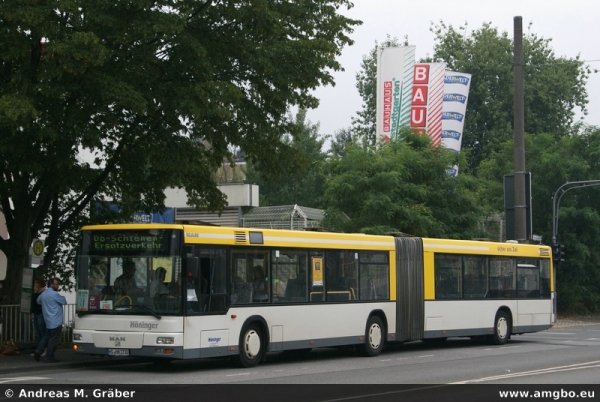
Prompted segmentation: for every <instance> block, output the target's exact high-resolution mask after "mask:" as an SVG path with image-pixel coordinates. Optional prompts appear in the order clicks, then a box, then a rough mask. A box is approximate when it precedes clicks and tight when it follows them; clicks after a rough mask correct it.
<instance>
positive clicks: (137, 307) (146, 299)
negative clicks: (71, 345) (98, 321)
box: [76, 230, 182, 316]
mask: <svg viewBox="0 0 600 402" xmlns="http://www.w3.org/2000/svg"><path fill="white" fill-rule="evenodd" d="M179 239H180V236H178V232H175V231H173V230H159V231H157V230H154V231H148V230H130V231H127V232H126V233H124V232H121V231H96V232H84V233H83V238H82V244H81V247H80V252H79V254H78V258H77V267H76V270H77V311H78V312H79V313H80V314H81V313H84V312H85V313H88V314H144V315H146V314H152V315H155V316H160V315H178V314H181V311H182V290H181V286H178V283H177V280H178V278H180V273H181V271H182V266H181V257H180V256H179V255H175V252H174V251H176V250H178V247H177V246H176V245H175V244H174V243H176V242H178V241H179Z"/></svg>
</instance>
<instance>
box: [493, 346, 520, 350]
mask: <svg viewBox="0 0 600 402" xmlns="http://www.w3.org/2000/svg"><path fill="white" fill-rule="evenodd" d="M513 348H522V346H499V347H496V348H485V349H483V350H498V349H513Z"/></svg>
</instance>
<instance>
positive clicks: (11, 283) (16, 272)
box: [2, 238, 31, 304]
mask: <svg viewBox="0 0 600 402" xmlns="http://www.w3.org/2000/svg"><path fill="white" fill-rule="evenodd" d="M15 240H17V239H14V238H11V239H10V240H9V241H10V243H11V246H10V247H8V250H5V251H4V253H5V254H6V260H7V262H6V279H5V281H4V294H5V297H4V300H2V304H20V303H21V281H22V277H23V268H25V267H26V266H27V260H28V255H27V254H25V253H23V250H28V249H29V247H28V246H27V245H28V244H30V243H31V240H25V239H23V240H21V241H20V242H17V241H15Z"/></svg>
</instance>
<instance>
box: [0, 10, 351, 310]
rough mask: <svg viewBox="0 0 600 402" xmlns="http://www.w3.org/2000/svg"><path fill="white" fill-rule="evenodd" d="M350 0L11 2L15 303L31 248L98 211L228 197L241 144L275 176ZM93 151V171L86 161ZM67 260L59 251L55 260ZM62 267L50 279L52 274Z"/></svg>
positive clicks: (331, 66)
mask: <svg viewBox="0 0 600 402" xmlns="http://www.w3.org/2000/svg"><path fill="white" fill-rule="evenodd" d="M351 6H352V5H351V3H350V2H349V1H347V0H320V1H310V2H281V1H277V0H250V1H235V0H231V1H217V0H206V1H198V0H183V1H177V2H173V1H147V0H132V1H127V2H121V1H117V2H95V1H92V2H90V1H84V0H69V1H67V0H53V1H42V0H33V1H29V2H26V3H23V2H21V1H16V0H6V1H4V2H2V3H1V4H0V20H1V22H2V39H0V80H1V82H2V85H1V86H0V159H1V160H2V164H1V165H0V166H1V167H0V173H1V176H2V182H1V184H0V205H1V209H2V212H3V213H4V215H5V217H6V222H7V228H8V231H9V234H10V238H9V239H0V250H2V251H3V252H4V253H5V254H6V255H7V258H8V268H7V280H6V285H7V288H8V291H7V293H8V298H7V302H9V303H15V302H17V301H18V295H19V291H20V289H19V286H20V276H21V270H22V267H23V266H24V265H25V262H26V255H27V250H28V247H29V245H30V244H31V240H32V238H34V237H36V236H38V235H39V234H40V232H41V231H42V230H46V232H47V237H46V244H47V245H48V246H49V249H50V250H54V249H55V248H56V247H57V245H58V241H59V239H60V238H61V236H62V235H63V234H64V233H66V231H68V230H69V229H70V228H72V226H73V224H74V223H75V222H76V220H77V219H81V216H82V213H83V212H84V211H85V210H86V209H88V211H89V212H90V213H91V212H93V210H90V205H93V202H94V201H95V200H96V199H104V200H115V202H118V203H119V204H120V205H121V207H122V210H123V213H124V214H126V213H130V212H132V211H135V210H145V211H150V210H153V209H157V208H160V207H161V206H163V204H164V194H163V190H164V188H165V187H168V186H177V187H183V188H185V189H186V190H187V193H188V196H189V199H190V202H191V203H192V204H194V205H195V206H196V207H206V208H210V209H213V210H219V209H220V208H222V207H223V205H224V202H225V200H224V199H223V196H222V195H221V193H220V192H219V191H218V190H217V189H216V183H215V179H214V171H215V170H216V168H217V167H218V166H219V165H221V163H222V161H223V159H224V158H228V157H230V155H229V154H228V152H227V149H228V145H230V144H234V145H237V146H240V147H241V148H242V150H243V151H244V152H245V154H246V155H247V157H248V159H249V160H251V161H253V162H256V163H258V164H260V166H261V169H262V171H263V173H264V174H265V175H267V176H268V175H273V176H276V175H277V174H278V173H279V171H280V170H281V169H280V167H281V165H282V164H283V163H285V162H286V161H287V160H288V159H290V158H288V155H289V154H290V152H291V149H290V148H289V146H287V145H286V144H283V143H282V142H281V136H282V134H283V133H286V132H289V131H290V130H289V128H290V125H291V122H290V121H288V119H287V117H286V113H287V110H288V107H289V106H290V105H298V106H299V107H300V108H308V107H315V106H316V105H317V103H318V101H317V99H316V98H315V97H314V96H312V95H311V94H310V93H311V91H312V90H313V89H314V88H316V87H317V86H319V85H327V84H333V78H332V76H331V74H330V71H336V70H340V69H341V66H340V64H339V63H338V62H337V61H336V60H335V58H336V56H338V55H339V54H340V52H341V49H342V47H343V46H345V45H348V44H351V43H352V41H351V40H350V38H349V37H348V36H347V34H349V33H351V32H352V30H353V26H355V25H357V24H359V23H360V22H359V21H356V20H352V19H348V18H346V17H344V16H342V15H340V14H338V13H337V11H338V9H339V8H340V7H351ZM82 151H85V152H87V153H89V154H91V155H92V156H93V158H94V161H93V162H86V161H85V160H82V159H81V152H82ZM49 254H53V252H49ZM46 268H47V267H46Z"/></svg>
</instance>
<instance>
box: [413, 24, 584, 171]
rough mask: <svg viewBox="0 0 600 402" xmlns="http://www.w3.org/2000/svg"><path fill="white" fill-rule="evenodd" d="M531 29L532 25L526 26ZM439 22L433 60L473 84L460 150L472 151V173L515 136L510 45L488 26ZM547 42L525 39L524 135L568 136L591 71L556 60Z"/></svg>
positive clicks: (571, 61) (530, 35)
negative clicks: (467, 76)
mask: <svg viewBox="0 0 600 402" xmlns="http://www.w3.org/2000/svg"><path fill="white" fill-rule="evenodd" d="M530 28H531V25H530ZM466 30H467V27H466V26H465V27H459V28H458V29H457V28H454V27H453V26H452V25H450V26H447V25H446V24H444V23H443V22H440V23H439V24H437V25H432V27H431V31H432V32H433V33H434V34H435V41H436V44H435V48H434V53H433V57H432V58H431V59H427V60H425V61H428V62H429V61H431V62H445V63H446V66H447V68H448V69H450V70H452V71H460V72H464V73H469V74H471V75H472V77H471V86H470V90H469V104H468V108H467V114H466V118H465V127H464V136H463V141H462V148H463V149H469V150H471V151H472V152H471V157H470V158H469V160H468V165H467V166H466V167H465V169H464V170H465V171H468V172H472V173H475V172H477V168H478V166H479V164H480V163H481V161H483V160H484V159H486V158H488V157H489V156H490V155H491V154H492V153H494V152H495V151H497V150H498V149H499V147H500V144H502V143H504V142H505V141H508V140H509V139H512V137H513V129H512V127H513V115H514V113H513V112H514V78H513V64H514V62H513V60H514V56H513V55H514V52H513V41H512V39H510V38H509V36H508V33H507V32H502V33H500V32H499V31H498V29H497V28H494V27H492V26H491V25H490V24H489V23H486V24H483V26H482V27H481V28H479V29H477V30H474V31H471V32H470V33H468V34H467V33H466ZM550 42H551V40H550V39H544V38H541V37H539V36H537V35H536V34H534V33H531V32H529V33H527V34H525V35H524V37H523V63H524V65H523V74H524V85H525V86H524V92H525V132H527V133H553V134H554V135H555V136H556V138H557V139H558V138H560V137H562V136H565V135H567V134H568V133H569V132H570V128H571V126H572V124H573V119H574V116H575V112H576V108H581V109H582V110H583V111H584V113H585V112H586V110H585V106H586V104H587V92H586V82H587V78H588V76H589V74H590V73H591V72H592V71H591V70H590V69H589V68H588V67H586V66H585V64H584V62H583V61H582V60H580V58H579V56H577V57H575V58H574V59H570V58H566V57H557V56H556V55H555V54H554V51H553V50H552V48H551V47H550Z"/></svg>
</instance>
